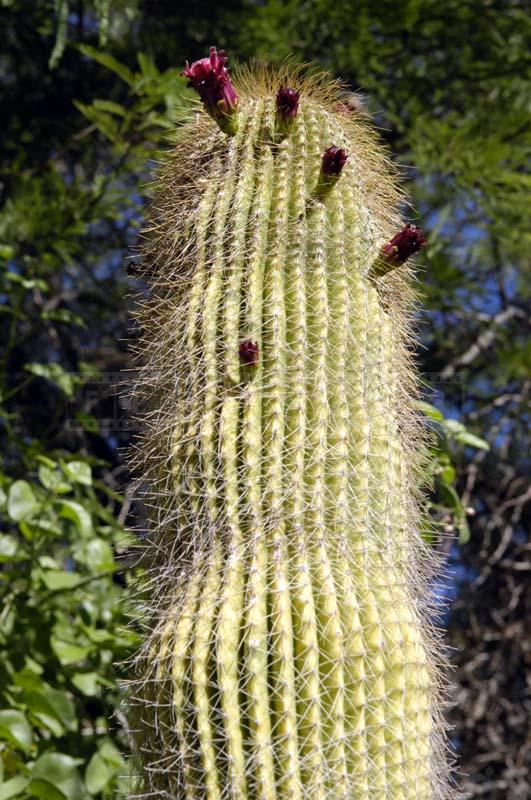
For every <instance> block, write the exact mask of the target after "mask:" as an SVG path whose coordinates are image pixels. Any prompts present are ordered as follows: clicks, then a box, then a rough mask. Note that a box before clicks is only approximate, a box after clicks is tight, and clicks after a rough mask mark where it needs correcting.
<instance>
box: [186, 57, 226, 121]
mask: <svg viewBox="0 0 531 800" xmlns="http://www.w3.org/2000/svg"><path fill="white" fill-rule="evenodd" d="M226 63H227V56H226V55H225V51H224V50H220V51H219V53H218V52H217V51H216V48H215V47H211V48H210V55H209V57H208V58H201V59H200V60H199V61H194V62H193V64H191V65H190V64H189V63H188V61H187V62H186V66H185V68H184V70H183V75H184V76H185V78H188V80H189V81H190V83H189V86H191V87H192V88H193V89H195V90H196V92H197V93H198V95H199V97H200V98H201V100H202V101H203V105H204V107H205V111H206V112H207V113H208V114H210V116H211V117H212V119H215V120H216V122H217V123H218V125H219V127H220V128H221V130H222V131H224V132H225V133H227V134H229V136H232V135H234V133H235V132H236V128H237V125H236V111H237V107H238V95H237V94H236V92H235V90H234V86H233V85H232V83H231V80H230V76H229V72H228V70H227V68H226V66H225V64H226Z"/></svg>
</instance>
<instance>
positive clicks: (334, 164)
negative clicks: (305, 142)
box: [321, 144, 348, 178]
mask: <svg viewBox="0 0 531 800" xmlns="http://www.w3.org/2000/svg"><path fill="white" fill-rule="evenodd" d="M347 159H348V156H347V154H346V153H345V151H344V150H343V149H342V148H341V147H336V145H335V144H333V145H332V147H329V148H328V150H325V151H324V153H323V158H322V161H321V174H322V175H324V176H325V177H327V178H339V176H340V175H341V171H342V169H343V167H344V166H345V164H346V163H347Z"/></svg>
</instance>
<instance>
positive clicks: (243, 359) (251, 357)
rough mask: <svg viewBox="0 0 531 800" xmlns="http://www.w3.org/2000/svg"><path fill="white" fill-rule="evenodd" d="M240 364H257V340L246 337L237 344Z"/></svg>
mask: <svg viewBox="0 0 531 800" xmlns="http://www.w3.org/2000/svg"><path fill="white" fill-rule="evenodd" d="M239 353H240V364H243V365H245V366H251V367H256V365H257V364H258V342H251V341H250V340H248V339H246V340H245V341H244V342H240V346H239Z"/></svg>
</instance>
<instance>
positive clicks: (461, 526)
mask: <svg viewBox="0 0 531 800" xmlns="http://www.w3.org/2000/svg"><path fill="white" fill-rule="evenodd" d="M457 530H458V531H459V544H466V543H467V542H468V541H470V528H469V527H468V522H467V518H466V516H465V515H464V514H463V515H462V516H461V517H460V518H459V519H458V521H457Z"/></svg>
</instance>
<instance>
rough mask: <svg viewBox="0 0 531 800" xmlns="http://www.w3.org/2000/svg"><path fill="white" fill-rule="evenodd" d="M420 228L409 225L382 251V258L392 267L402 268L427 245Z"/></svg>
mask: <svg viewBox="0 0 531 800" xmlns="http://www.w3.org/2000/svg"><path fill="white" fill-rule="evenodd" d="M426 243H427V242H426V239H425V238H424V236H423V235H422V233H421V230H420V228H416V227H415V226H414V225H410V224H409V223H408V224H407V225H406V227H405V228H402V230H401V231H399V232H398V233H396V234H395V235H394V236H393V238H392V239H391V241H390V242H388V243H387V244H385V245H384V246H383V247H382V249H381V250H380V258H381V259H382V261H384V262H385V263H386V264H388V265H389V266H391V267H400V266H401V265H402V264H403V263H404V262H405V261H407V260H408V258H409V257H410V256H412V255H413V254H414V253H417V252H418V251H419V250H420V248H421V247H424V245H425V244H426Z"/></svg>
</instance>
